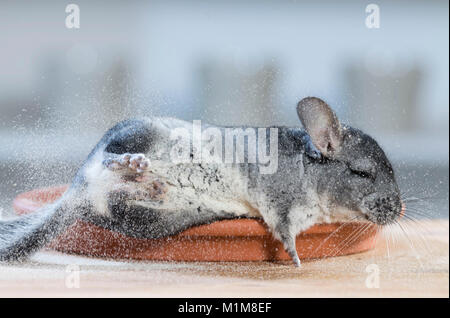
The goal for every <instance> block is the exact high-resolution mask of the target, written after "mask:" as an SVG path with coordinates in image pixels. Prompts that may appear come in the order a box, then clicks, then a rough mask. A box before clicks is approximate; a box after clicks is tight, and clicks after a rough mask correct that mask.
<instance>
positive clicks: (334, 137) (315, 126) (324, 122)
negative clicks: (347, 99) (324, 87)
mask: <svg viewBox="0 0 450 318" xmlns="http://www.w3.org/2000/svg"><path fill="white" fill-rule="evenodd" d="M297 113H298V116H299V117H300V120H301V122H302V124H303V127H305V129H306V132H307V133H308V134H309V136H310V137H311V140H312V142H313V143H314V146H316V148H317V149H318V150H319V151H320V152H321V153H322V154H323V155H324V156H325V157H333V155H334V154H336V153H338V152H339V150H340V147H341V143H342V129H341V124H340V123H339V120H338V118H337V117H336V114H335V113H334V112H333V110H332V109H331V108H330V106H328V105H327V103H325V102H324V101H323V100H321V99H320V98H316V97H306V98H304V99H302V100H301V101H300V102H299V103H298V104H297Z"/></svg>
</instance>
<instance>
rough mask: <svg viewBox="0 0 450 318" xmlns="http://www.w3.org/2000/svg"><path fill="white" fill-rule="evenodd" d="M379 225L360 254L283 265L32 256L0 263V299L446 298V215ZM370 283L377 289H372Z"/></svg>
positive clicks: (447, 289)
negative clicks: (370, 243) (373, 244)
mask: <svg viewBox="0 0 450 318" xmlns="http://www.w3.org/2000/svg"><path fill="white" fill-rule="evenodd" d="M403 228H404V229H405V232H406V233H407V235H405V233H404V232H403V230H401V229H400V228H399V227H398V226H397V227H392V228H391V229H385V231H384V234H383V235H381V236H380V237H379V238H378V240H377V243H376V248H375V249H374V250H372V251H369V252H365V253H362V254H356V255H350V256H343V257H336V258H329V259H322V260H311V261H304V262H303V266H302V267H301V268H299V269H298V268H295V267H293V266H292V265H291V264H290V263H269V262H251V263H170V262H125V261H110V260H102V259H92V258H87V257H79V256H73V255H64V254H61V253H57V252H52V251H44V252H40V253H38V254H36V255H35V256H34V257H33V258H32V259H31V260H30V261H28V262H26V263H22V264H0V297H449V233H448V228H449V222H448V220H435V221H421V222H420V223H414V224H413V223H408V222H403ZM377 287H378V288H377Z"/></svg>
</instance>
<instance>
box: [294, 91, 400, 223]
mask: <svg viewBox="0 0 450 318" xmlns="http://www.w3.org/2000/svg"><path fill="white" fill-rule="evenodd" d="M297 112H298V115H299V117H300V120H301V122H302V124H303V126H304V128H305V129H306V131H307V133H308V134H309V136H310V138H311V140H312V142H313V144H314V145H315V146H316V148H317V149H318V150H319V151H320V152H321V154H322V157H323V160H321V161H320V162H317V163H316V164H315V166H314V178H317V179H316V181H317V192H318V195H319V197H320V198H321V200H324V201H325V202H326V204H327V206H328V207H329V209H330V211H333V209H335V210H336V211H338V210H340V211H342V210H345V211H351V212H352V213H353V214H354V215H356V217H358V216H363V217H364V218H366V219H367V220H369V221H371V222H374V223H377V224H380V225H383V224H389V223H392V222H393V221H394V220H395V219H396V218H398V217H399V216H400V215H401V212H402V202H401V199H400V192H399V188H398V186H397V183H396V181H395V177H394V171H393V169H392V165H391V163H390V162H389V160H388V159H387V157H386V155H385V153H384V151H383V150H382V149H381V147H380V146H379V145H378V143H377V142H376V141H375V140H374V139H373V138H371V137H370V136H368V135H366V134H365V133H363V132H362V131H360V130H357V129H354V128H351V127H348V126H344V125H341V124H340V123H339V120H338V118H337V117H336V115H335V113H334V112H333V110H332V109H331V108H330V107H329V106H328V105H327V104H326V103H325V102H324V101H322V100H320V99H318V98H315V97H308V98H305V99H303V100H301V101H300V102H299V103H298V106H297Z"/></svg>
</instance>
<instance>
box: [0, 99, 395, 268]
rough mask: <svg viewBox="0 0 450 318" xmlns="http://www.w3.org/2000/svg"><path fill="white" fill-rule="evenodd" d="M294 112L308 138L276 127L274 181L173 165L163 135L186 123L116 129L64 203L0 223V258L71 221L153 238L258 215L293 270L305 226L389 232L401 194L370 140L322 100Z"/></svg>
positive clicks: (242, 167) (219, 167) (212, 167)
mask: <svg viewBox="0 0 450 318" xmlns="http://www.w3.org/2000/svg"><path fill="white" fill-rule="evenodd" d="M297 111H298V113H299V117H300V119H301V120H302V123H303V125H304V127H305V128H306V131H304V130H302V129H300V128H287V127H277V128H278V169H277V170H276V172H275V173H273V174H261V173H259V170H258V166H257V165H256V164H253V163H244V164H220V163H215V164H213V163H207V164H205V163H195V162H188V163H182V164H175V163H173V162H171V161H170V156H169V152H170V150H171V149H172V147H173V145H174V141H173V140H170V138H169V137H170V132H171V131H172V130H173V129H174V128H177V127H189V125H190V123H187V122H184V121H180V120H177V119H173V118H152V119H142V120H128V121H124V122H122V123H119V124H117V125H116V126H115V127H113V128H112V129H111V130H109V131H108V132H107V133H106V134H105V136H104V137H103V138H102V140H101V141H100V142H99V144H98V145H97V146H96V147H95V148H94V150H93V151H92V152H91V154H90V155H89V157H88V158H87V160H86V161H85V163H84V164H83V166H82V167H81V168H80V170H79V172H78V173H77V175H76V177H75V179H74V182H73V185H72V188H71V189H72V190H71V191H70V195H69V194H66V196H64V197H63V198H62V199H61V200H60V201H59V202H58V203H56V204H54V205H51V206H49V207H46V208H44V209H42V210H41V211H39V212H37V213H36V214H35V215H34V216H27V217H25V218H21V219H18V220H16V221H8V222H2V223H0V259H1V260H12V259H18V258H22V257H25V256H27V255H28V254H30V253H32V252H33V251H35V250H37V249H38V248H40V247H42V246H43V245H45V244H46V243H47V242H48V241H49V240H50V239H51V238H53V237H54V236H55V235H56V234H57V233H60V232H61V231H62V230H63V229H64V228H66V227H67V226H68V225H70V224H71V223H73V222H74V220H76V219H77V218H82V219H85V220H88V221H90V222H93V223H94V224H97V225H100V226H102V227H105V228H108V229H111V230H114V231H118V232H122V233H124V234H126V235H128V236H132V237H139V238H159V237H166V236H170V235H174V234H177V233H179V232H181V231H183V230H185V229H187V228H189V227H192V226H195V225H200V224H208V223H211V222H214V221H217V220H222V219H230V218H240V217H261V218H263V219H264V221H265V222H266V224H267V226H268V227H269V229H270V230H271V231H272V233H273V234H274V236H275V237H276V238H277V239H279V240H281V241H282V242H283V244H284V246H285V248H286V250H287V252H288V253H289V255H290V256H291V257H292V259H293V261H294V263H295V264H296V265H300V261H299V259H298V256H297V252H296V249H295V238H296V235H297V234H298V233H299V232H301V231H303V230H306V229H307V228H308V227H310V226H311V225H313V224H316V223H319V222H336V221H347V220H350V219H353V218H357V219H360V220H363V221H364V220H365V221H367V220H368V221H371V222H375V223H378V224H387V223H390V222H392V221H393V220H394V219H395V218H396V217H398V215H399V214H400V212H401V201H400V195H399V190H398V187H397V184H396V182H395V178H394V173H393V170H392V166H391V164H390V163H389V161H388V159H387V158H386V156H385V154H384V152H383V150H382V149H381V148H380V147H379V146H378V144H377V143H376V141H375V140H373V139H372V138H371V137H369V136H368V135H366V134H364V133H363V132H361V131H359V130H356V129H353V128H351V127H347V126H343V125H341V124H340V123H339V121H338V119H337V117H336V115H335V114H334V112H333V111H332V110H331V108H329V107H328V105H327V104H326V103H325V102H323V101H322V100H320V99H317V98H307V99H305V100H303V101H301V102H300V103H299V105H298V108H297ZM222 129H223V128H222ZM308 133H309V134H308ZM189 137H190V136H186V138H187V139H186V140H185V141H183V142H189ZM258 137H259V136H258ZM246 155H247V153H246Z"/></svg>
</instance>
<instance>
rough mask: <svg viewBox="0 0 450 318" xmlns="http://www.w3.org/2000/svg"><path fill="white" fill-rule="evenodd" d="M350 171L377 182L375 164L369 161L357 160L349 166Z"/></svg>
mask: <svg viewBox="0 0 450 318" xmlns="http://www.w3.org/2000/svg"><path fill="white" fill-rule="evenodd" d="M348 167H349V169H350V171H351V172H352V173H353V174H356V175H358V176H360V177H362V178H367V179H372V180H375V178H376V169H375V163H373V162H372V161H371V160H369V159H357V160H355V161H353V162H350V163H349V165H348Z"/></svg>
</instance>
